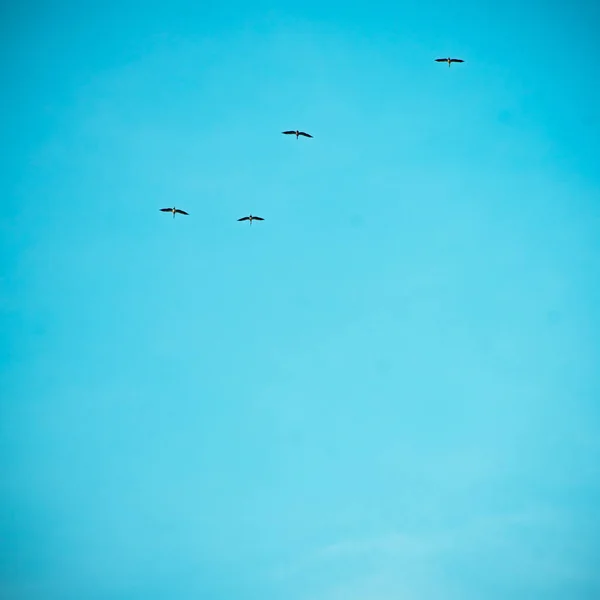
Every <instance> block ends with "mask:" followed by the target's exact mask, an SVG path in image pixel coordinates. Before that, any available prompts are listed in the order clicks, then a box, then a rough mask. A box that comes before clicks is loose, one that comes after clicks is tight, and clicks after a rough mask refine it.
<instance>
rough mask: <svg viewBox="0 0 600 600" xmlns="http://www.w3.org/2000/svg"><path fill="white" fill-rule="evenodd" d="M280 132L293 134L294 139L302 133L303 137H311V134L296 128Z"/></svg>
mask: <svg viewBox="0 0 600 600" xmlns="http://www.w3.org/2000/svg"><path fill="white" fill-rule="evenodd" d="M281 133H283V134H285V135H295V136H296V139H298V136H299V135H303V136H304V137H309V138H311V137H312V135H310V134H308V133H304V131H298V130H297V129H296V131H282V132H281Z"/></svg>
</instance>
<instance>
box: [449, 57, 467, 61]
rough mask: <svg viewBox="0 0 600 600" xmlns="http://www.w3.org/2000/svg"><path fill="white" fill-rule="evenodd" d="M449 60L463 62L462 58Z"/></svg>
mask: <svg viewBox="0 0 600 600" xmlns="http://www.w3.org/2000/svg"><path fill="white" fill-rule="evenodd" d="M450 62H465V61H464V60H463V59H462V58H451V59H450Z"/></svg>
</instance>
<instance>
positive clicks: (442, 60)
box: [435, 57, 465, 66]
mask: <svg viewBox="0 0 600 600" xmlns="http://www.w3.org/2000/svg"><path fill="white" fill-rule="evenodd" d="M435 62H447V63H448V66H450V63H453V62H465V61H464V60H462V59H461V58H450V57H448V58H436V59H435Z"/></svg>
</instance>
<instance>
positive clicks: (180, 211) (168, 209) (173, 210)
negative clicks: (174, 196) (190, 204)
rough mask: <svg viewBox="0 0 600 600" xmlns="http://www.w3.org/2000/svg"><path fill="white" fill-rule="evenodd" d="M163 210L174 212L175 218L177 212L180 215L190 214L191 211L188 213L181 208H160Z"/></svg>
mask: <svg viewBox="0 0 600 600" xmlns="http://www.w3.org/2000/svg"><path fill="white" fill-rule="evenodd" d="M159 210H160V211H161V212H172V213H173V218H175V213H179V214H180V215H189V213H186V212H185V210H181V209H179V208H175V207H173V208H161V209H159Z"/></svg>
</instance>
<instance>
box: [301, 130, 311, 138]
mask: <svg viewBox="0 0 600 600" xmlns="http://www.w3.org/2000/svg"><path fill="white" fill-rule="evenodd" d="M298 134H299V135H303V136H304V137H310V138H311V137H312V135H310V134H309V133H304V131H299V132H298Z"/></svg>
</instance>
